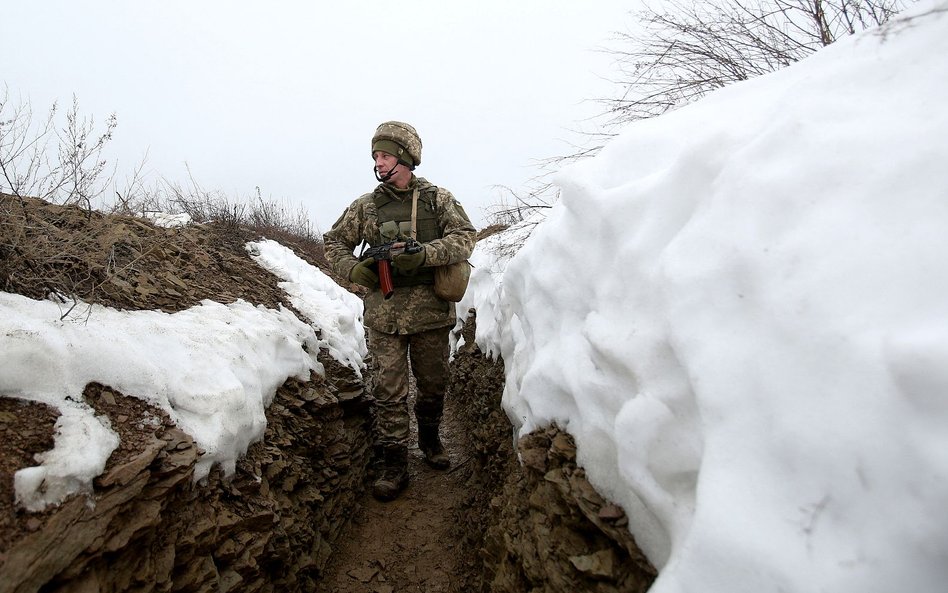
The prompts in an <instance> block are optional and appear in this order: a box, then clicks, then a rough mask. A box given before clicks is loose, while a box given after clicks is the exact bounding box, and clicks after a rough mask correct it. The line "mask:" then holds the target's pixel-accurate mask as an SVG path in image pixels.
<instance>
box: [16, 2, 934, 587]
mask: <svg viewBox="0 0 948 593" xmlns="http://www.w3.org/2000/svg"><path fill="white" fill-rule="evenodd" d="M932 8H937V9H938V10H939V12H937V13H936V12H931V9H932ZM912 12H913V13H914V15H915V18H914V19H913V20H909V21H899V22H895V23H893V24H892V26H890V27H888V30H887V31H886V34H885V35H880V34H877V33H876V32H867V33H864V34H860V35H858V36H856V37H854V38H851V39H847V40H843V41H840V42H838V43H836V44H834V45H833V46H831V47H829V48H827V49H825V50H823V51H822V52H819V53H818V54H816V55H814V56H812V57H810V58H807V59H806V60H804V61H802V62H801V63H799V64H797V65H795V66H792V67H790V68H787V69H785V70H782V71H780V72H777V73H774V74H771V75H768V76H765V77H761V78H757V79H754V80H752V81H749V82H746V83H742V84H739V85H734V86H732V87H729V88H727V89H724V90H722V91H719V92H716V93H714V94H712V95H710V96H709V97H707V98H706V99H704V100H702V101H700V102H698V103H696V104H693V105H691V106H688V107H685V108H682V109H680V110H677V111H675V112H673V113H670V114H668V115H665V116H663V117H660V118H655V119H651V120H647V121H643V122H639V123H638V124H635V125H633V126H630V127H628V128H627V129H626V130H625V131H624V132H623V133H622V134H621V135H620V136H619V137H617V138H616V139H615V140H614V141H613V142H611V143H610V144H609V146H607V147H606V149H605V150H604V151H603V152H602V153H601V154H600V155H599V156H597V157H596V158H595V159H591V160H589V161H585V162H582V163H579V164H578V165H576V166H573V167H571V168H569V169H568V170H565V171H561V172H560V173H559V174H558V177H557V182H558V184H559V185H560V186H561V188H562V189H563V198H562V200H561V201H560V203H559V204H558V205H557V206H556V208H554V209H553V210H552V211H551V213H550V216H549V218H548V219H547V220H546V221H545V222H544V223H542V224H541V225H540V226H539V227H538V229H537V231H536V232H535V233H534V234H533V236H531V238H530V239H529V240H528V242H527V244H526V246H525V247H524V248H523V249H522V250H521V251H520V252H519V253H518V254H517V255H516V256H515V257H513V259H509V260H508V259H507V258H505V257H500V256H498V254H497V253H496V252H494V251H492V250H491V249H490V247H491V244H492V243H493V242H495V241H499V240H500V239H501V236H500V235H497V236H495V237H492V238H491V239H489V240H488V241H486V242H482V243H480V244H479V245H478V247H477V248H476V250H475V254H474V257H473V258H472V259H473V261H474V263H475V265H476V267H475V268H474V271H473V274H474V275H473V277H472V283H471V287H470V289H469V291H468V295H467V296H466V297H465V301H464V302H462V303H459V305H458V306H459V309H460V310H461V311H466V310H467V308H468V307H469V306H470V307H475V308H476V309H477V313H478V315H477V322H478V328H477V336H476V339H477V342H478V344H479V345H480V346H481V348H482V350H484V351H485V352H492V353H494V354H497V353H500V354H502V355H503V357H504V362H505V366H506V373H507V376H506V390H505V393H504V402H503V403H504V408H505V410H506V411H507V414H508V416H509V417H510V419H511V421H512V422H513V423H514V424H515V425H517V426H518V427H519V428H520V430H521V431H522V432H525V431H529V430H531V429H533V428H536V427H541V426H544V425H547V424H549V423H551V422H556V423H557V424H559V425H560V426H562V427H565V428H566V429H567V430H568V431H569V432H570V433H571V434H573V435H574V437H576V442H577V454H578V460H579V463H580V464H581V465H583V467H584V468H585V469H586V472H587V475H588V476H589V478H590V480H591V481H592V482H593V483H594V484H595V485H596V486H597V488H599V489H600V491H601V492H603V493H604V494H605V495H607V496H608V497H609V498H611V499H612V500H614V501H616V502H617V503H619V504H621V505H622V507H623V508H624V509H626V511H627V514H628V515H629V529H630V531H631V532H632V533H633V534H634V535H635V538H636V540H637V542H638V543H639V544H640V545H641V546H642V548H643V550H644V551H645V553H646V554H647V555H648V557H649V558H650V559H651V560H652V561H653V562H654V563H655V564H656V565H657V566H659V567H660V569H661V573H660V576H659V579H658V581H656V584H655V585H654V587H653V588H652V590H651V591H652V593H682V592H686V591H707V592H710V593H717V592H721V593H724V592H726V593H777V592H778V591H779V592H783V593H811V592H813V591H832V592H834V593H893V592H899V591H911V592H913V593H941V592H942V591H944V586H945V583H946V582H948V556H946V554H948V552H946V550H948V547H946V545H945V542H946V541H948V519H946V518H945V517H946V515H945V512H944V503H945V500H948V432H946V431H945V426H948V400H946V397H945V394H946V393H948V367H946V365H945V360H946V359H948V321H946V320H948V232H946V229H948V202H946V201H945V188H946V187H948V168H946V167H945V166H944V164H945V162H946V161H948V145H946V143H945V141H944V139H945V138H946V137H948V107H946V106H948V101H946V100H945V99H946V98H948V59H946V57H945V56H948V0H937V1H932V0H928V1H923V2H920V3H919V4H918V5H917V6H915V7H914V8H913V9H912ZM867 122H871V124H872V125H867ZM630 164H634V166H630ZM564 237H568V238H569V240H568V241H564ZM257 249H258V250H259V252H260V256H259V260H258V261H260V263H261V264H263V265H265V266H267V267H269V268H271V269H274V270H276V271H277V273H278V274H279V275H280V276H282V277H284V278H286V279H287V280H291V281H292V283H291V284H287V285H285V286H286V289H287V291H288V292H289V293H290V294H294V295H295V298H299V299H301V301H304V302H305V301H311V304H312V306H310V307H308V308H306V309H305V310H307V311H310V312H311V313H310V315H311V316H312V317H311V319H310V320H309V321H310V323H312V324H315V325H318V326H319V327H320V328H321V331H320V335H322V336H323V340H324V342H323V343H322V344H321V345H322V346H324V347H326V348H330V349H334V350H335V352H336V355H337V357H338V358H339V359H340V360H344V361H347V362H348V363H349V364H353V365H355V366H359V364H360V361H361V360H362V355H363V354H364V343H363V342H362V341H360V340H358V339H356V340H352V334H351V327H352V326H354V325H357V324H358V323H359V322H360V320H361V308H360V303H358V301H353V300H352V299H351V298H350V297H349V296H346V295H345V294H343V292H342V291H341V289H340V288H339V287H338V286H335V285H334V284H332V283H331V281H328V279H327V278H326V277H325V276H324V275H322V274H321V273H319V272H318V271H317V270H314V269H312V268H310V267H309V266H308V265H306V264H305V263H303V262H301V261H299V260H297V259H295V258H292V257H289V256H288V254H286V253H285V251H282V250H281V248H279V247H278V246H276V245H274V244H272V243H263V244H260V245H258V246H257ZM280 262H282V263H280ZM617 262H618V263H617ZM59 315H60V311H59V308H58V307H56V306H54V305H52V304H50V303H48V302H36V301H31V300H30V299H26V298H24V297H21V296H18V295H9V294H4V293H0V352H2V354H3V356H4V364H3V365H0V393H2V394H4V395H7V396H19V397H28V398H31V399H37V400H40V401H48V402H50V403H52V404H53V405H57V406H59V407H60V409H61V410H62V411H63V418H62V420H61V422H60V424H59V426H58V431H59V436H58V437H57V442H56V449H55V450H54V451H53V452H52V453H50V454H48V455H46V456H45V457H44V458H41V459H39V460H38V462H40V463H42V464H41V465H37V466H36V467H34V468H25V469H23V470H21V471H19V472H18V473H17V474H16V491H17V495H18V496H19V497H20V502H21V504H23V505H26V506H31V505H35V506H36V507H42V506H43V505H44V504H46V503H47V502H50V501H55V500H56V499H57V497H58V496H61V495H63V494H65V493H68V492H70V491H75V490H77V489H82V488H83V487H84V486H85V487H87V486H88V484H89V483H91V480H92V477H93V476H94V475H95V473H96V472H97V471H101V467H102V466H103V465H104V463H105V458H107V456H108V454H109V453H110V452H111V450H112V448H114V446H115V437H114V434H113V433H112V432H111V430H110V429H109V427H108V426H107V420H106V421H103V420H102V419H99V418H95V417H94V416H93V415H92V413H91V410H90V409H89V408H88V407H84V406H83V405H81V404H79V403H77V402H76V401H72V400H70V399H68V396H70V395H72V396H73V397H75V396H76V395H77V394H78V393H80V392H81V389H82V386H83V385H85V383H86V382H88V381H99V382H101V383H105V384H109V385H113V386H114V387H116V388H118V389H120V390H121V391H123V392H124V393H127V394H129V395H134V396H137V397H142V398H144V399H148V400H151V401H155V402H156V403H158V404H159V405H162V406H165V407H166V409H167V410H169V413H171V414H172V417H177V418H180V419H182V423H183V424H184V425H185V426H186V427H187V428H188V430H189V431H191V432H192V434H196V435H197V436H196V438H197V440H198V442H199V443H201V444H202V446H203V447H205V448H206V449H207V450H208V451H209V458H208V459H206V460H205V461H206V463H205V466H204V469H206V466H207V464H209V463H211V462H217V463H221V464H222V465H223V466H224V468H225V469H228V468H232V467H233V461H234V459H236V458H237V457H238V456H239V455H241V454H242V453H243V452H244V450H245V448H246V446H247V444H248V443H249V442H251V441H253V440H255V439H257V438H260V436H261V435H262V434H263V426H262V424H261V420H260V418H261V414H262V407H263V406H266V405H267V403H268V402H269V398H271V397H272V393H273V390H274V389H275V388H276V386H277V385H279V384H280V382H281V381H282V378H283V377H286V376H290V375H299V374H301V373H305V372H306V370H307V369H309V368H317V367H316V362H315V361H314V360H313V359H312V358H311V357H309V356H308V355H304V352H303V344H309V351H310V352H313V351H314V350H313V345H312V342H313V340H314V339H316V338H315V333H314V331H313V330H312V327H311V326H309V325H307V324H305V323H301V322H300V321H299V320H297V319H296V318H295V317H292V316H291V315H287V314H286V312H274V311H268V310H266V309H263V308H261V307H257V308H254V307H249V306H247V305H246V304H241V303H236V304H231V305H228V306H224V305H219V304H214V303H207V302H205V303H204V304H203V305H202V306H200V307H196V308H194V309H191V310H188V311H185V312H182V313H178V314H175V315H166V314H163V313H159V312H116V311H109V310H105V309H103V308H94V309H93V310H92V311H91V313H90V314H88V315H86V314H85V313H84V314H83V315H82V317H81V319H78V320H77V321H72V320H67V321H65V322H61V321H59ZM218 328H220V329H218ZM176 340H177V343H176ZM90 353H91V354H95V356H90ZM143 353H144V354H143ZM141 369H144V370H145V371H147V372H148V373H149V374H148V375H147V376H145V375H143V372H141ZM143 377H144V378H143ZM149 377H150V378H151V379H150V382H149V381H146V380H145V379H147V378H149ZM123 381H127V382H128V385H126V384H125V383H123ZM240 402H244V404H245V405H239V404H240ZM215 419H216V420H219V421H218V422H217V423H215V422H214V420H215ZM80 439H86V440H80ZM44 481H45V484H44Z"/></svg>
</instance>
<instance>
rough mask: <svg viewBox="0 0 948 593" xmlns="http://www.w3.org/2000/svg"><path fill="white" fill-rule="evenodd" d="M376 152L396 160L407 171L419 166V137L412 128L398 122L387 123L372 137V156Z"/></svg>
mask: <svg viewBox="0 0 948 593" xmlns="http://www.w3.org/2000/svg"><path fill="white" fill-rule="evenodd" d="M376 150H381V151H382V152H387V153H389V154H391V155H393V156H395V157H397V158H398V160H399V161H401V162H402V163H403V164H404V165H405V166H407V167H408V168H409V169H412V170H414V168H415V167H417V166H418V165H420V164H421V137H420V136H418V132H417V131H416V130H415V128H413V127H412V126H410V125H408V124H406V123H405V122H400V121H387V122H385V123H383V124H381V125H379V127H378V128H377V129H376V130H375V135H374V136H372V154H375V151H376Z"/></svg>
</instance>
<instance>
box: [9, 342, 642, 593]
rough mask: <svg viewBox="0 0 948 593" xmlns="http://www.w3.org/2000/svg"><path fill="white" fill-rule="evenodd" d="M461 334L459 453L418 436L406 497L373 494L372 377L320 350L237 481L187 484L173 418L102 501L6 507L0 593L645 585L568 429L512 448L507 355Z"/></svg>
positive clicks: (620, 525) (134, 438) (453, 421)
mask: <svg viewBox="0 0 948 593" xmlns="http://www.w3.org/2000/svg"><path fill="white" fill-rule="evenodd" d="M464 333H465V343H466V346H465V347H464V348H463V349H462V350H461V351H460V352H458V353H457V355H456V356H455V359H454V361H453V363H452V367H451V368H452V370H451V377H450V379H449V387H448V393H447V397H446V402H445V418H444V422H443V425H442V436H443V440H444V442H445V446H446V449H447V451H448V454H449V456H450V458H451V461H452V466H451V468H450V469H449V470H446V471H437V470H434V469H431V468H429V467H428V466H427V465H425V464H424V462H423V459H422V457H421V453H420V452H419V451H418V450H417V447H413V448H412V449H411V451H410V461H409V464H410V483H409V486H408V488H407V489H406V491H405V492H403V493H402V495H401V496H400V497H399V498H398V499H396V500H395V501H392V502H388V503H381V502H378V501H376V500H374V499H373V498H372V497H371V495H370V494H369V485H370V484H371V480H372V477H373V467H372V458H373V455H372V448H373V447H372V441H371V432H372V430H371V425H372V418H371V405H370V402H369V398H368V397H367V393H368V392H369V391H370V389H371V385H370V384H369V385H367V384H365V383H364V382H363V381H361V380H359V379H358V378H356V377H354V375H353V374H352V373H351V372H348V371H346V369H344V368H342V367H340V366H339V365H338V364H333V362H332V361H324V363H325V364H326V365H327V375H326V378H322V377H319V376H316V375H313V376H312V377H311V380H310V381H307V382H299V381H295V380H289V381H287V383H285V384H284V385H283V386H282V387H281V388H280V390H279V391H278V393H277V395H276V397H275V399H274V402H273V403H272V404H271V406H270V408H269V409H268V428H267V433H266V435H265V437H264V440H263V441H262V442H260V443H257V444H255V445H253V446H252V447H251V449H250V450H249V451H248V452H247V455H246V456H245V457H244V458H242V459H241V460H240V461H239V463H238V467H237V471H236V474H235V475H233V476H231V477H228V478H224V477H223V476H221V475H220V473H219V472H212V475H211V476H210V478H209V480H208V482H207V483H203V484H193V483H192V481H191V479H190V478H191V476H192V472H193V467H194V462H195V461H196V460H197V459H198V458H199V455H200V452H199V451H198V450H197V448H196V446H195V445H194V443H193V442H192V441H191V440H190V438H189V437H188V435H186V434H184V433H182V432H181V431H180V430H177V429H176V427H174V426H173V425H172V424H170V423H167V422H166V423H164V424H162V426H161V427H159V428H158V429H156V430H155V431H154V432H149V433H146V434H142V433H140V432H139V433H135V434H131V433H129V434H125V435H122V439H123V442H128V443H129V445H128V446H127V447H125V450H123V451H122V452H121V455H113V457H116V458H115V459H110V462H109V466H107V468H106V472H105V474H104V475H103V476H101V477H100V478H98V479H97V480H96V483H95V493H94V496H92V497H91V498H88V499H87V498H86V497H76V498H75V499H72V500H70V501H67V502H66V503H64V504H63V505H61V506H60V507H58V508H56V509H55V510H52V511H49V512H46V513H42V514H39V515H24V514H15V515H14V516H13V517H11V518H10V521H11V524H12V525H13V528H12V529H6V528H5V531H4V538H3V539H2V543H3V546H2V549H0V572H2V573H3V576H4V578H3V579H2V580H0V593H6V592H10V593H33V592H44V593H53V592H63V593H65V592H74V591H80V592H82V593H87V592H88V593H106V592H109V593H111V592H117V591H133V592H141V593H146V592H147V593H150V592H158V591H160V592H179V591H180V592H185V591H187V592H189V593H190V592H208V593H211V592H214V593H225V592H229V591H233V592H254V593H255V592H271V591H273V592H276V591H279V592H326V593H367V592H368V593H402V592H414V591H424V592H428V593H456V592H457V593H460V592H462V591H463V592H475V593H478V592H484V593H486V592H491V593H507V592H510V593H513V592H527V591H529V592H533V593H538V592H547V591H548V592H553V591H596V592H602V593H608V592H618V591H623V592H633V593H635V592H641V591H645V590H647V589H648V587H649V586H650V584H651V582H652V580H653V579H654V578H655V574H656V573H655V570H654V568H653V567H652V566H651V565H650V564H649V563H648V561H647V559H645V557H644V556H643V555H642V554H641V552H640V551H639V550H638V548H637V547H636V545H635V541H634V538H633V536H632V534H630V533H629V532H628V528H627V519H626V518H625V516H624V514H623V513H622V510H621V509H619V508H618V507H616V506H615V505H613V504H611V503H610V502H609V501H607V500H604V499H603V498H602V497H601V496H600V495H599V494H598V493H597V492H596V491H595V489H594V488H593V487H592V486H591V485H590V484H589V482H588V481H587V480H586V479H585V474H584V472H583V470H582V468H580V467H577V466H576V462H575V446H574V445H573V442H572V439H571V438H570V437H569V435H568V434H566V433H565V432H560V431H558V430H557V429H556V428H555V427H551V428H549V429H546V430H544V431H540V432H538V433H534V434H531V435H529V436H527V437H525V438H523V439H520V441H519V442H518V443H517V445H516V447H517V451H516V452H515V450H514V442H513V438H512V433H511V426H510V424H509V422H508V420H507V418H506V415H505V414H504V412H503V410H502V409H501V405H500V401H501V395H502V391H503V362H502V361H494V360H490V359H489V358H487V357H485V356H484V355H483V353H481V352H480V351H479V350H478V349H477V346H476V345H475V344H474V340H473V324H472V323H470V324H468V325H467V326H466V327H465V330H464ZM85 398H86V400H87V401H88V402H89V403H90V404H91V405H93V406H94V407H96V409H97V410H98V411H99V412H100V413H102V414H107V415H110V416H111V417H112V418H113V419H116V418H121V417H122V416H128V415H130V414H131V415H133V416H134V415H135V414H140V413H142V412H141V410H139V409H138V406H141V405H143V404H142V403H141V401H140V400H137V399H135V398H127V397H125V396H123V395H122V394H119V393H115V392H112V391H111V390H110V389H109V388H108V387H106V386H90V388H88V389H87V390H86V393H85ZM5 413H7V414H19V413H20V412H19V411H17V410H13V411H12V412H5ZM116 424H117V425H121V426H126V429H127V430H131V427H130V426H128V425H129V423H127V422H126V423H124V424H121V423H119V422H117V421H116ZM46 446H48V444H44V445H42V447H46ZM38 450H42V448H39V449H38Z"/></svg>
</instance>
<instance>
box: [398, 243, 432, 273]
mask: <svg viewBox="0 0 948 593" xmlns="http://www.w3.org/2000/svg"><path fill="white" fill-rule="evenodd" d="M424 263H425V250H424V249H422V250H421V251H419V252H418V253H402V254H401V255H396V256H395V257H393V258H392V264H394V265H395V267H396V268H398V270H399V271H400V272H403V273H409V274H410V273H411V272H414V271H415V270H417V269H418V268H420V267H421V266H422V265H424Z"/></svg>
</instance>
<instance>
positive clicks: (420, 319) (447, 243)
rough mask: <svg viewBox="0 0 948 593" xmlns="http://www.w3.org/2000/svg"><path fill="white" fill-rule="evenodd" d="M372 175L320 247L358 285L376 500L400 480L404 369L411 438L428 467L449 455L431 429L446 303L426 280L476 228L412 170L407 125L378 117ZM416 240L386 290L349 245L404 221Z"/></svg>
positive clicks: (404, 444)
mask: <svg viewBox="0 0 948 593" xmlns="http://www.w3.org/2000/svg"><path fill="white" fill-rule="evenodd" d="M372 158H373V159H374V160H375V177H376V179H377V180H378V181H379V182H380V183H379V185H378V187H376V188H375V190H373V191H372V192H371V193H367V194H365V195H363V196H362V197H360V198H358V199H357V200H356V201H354V202H353V203H352V204H351V205H350V206H349V207H348V208H347V209H346V210H345V212H343V214H342V216H341V217H340V218H339V220H337V221H336V223H335V224H334V225H333V227H332V229H331V230H330V231H329V232H328V233H326V234H325V236H324V237H323V239H324V243H325V248H326V257H327V258H328V259H329V261H330V262H331V264H332V266H333V270H334V271H335V272H336V273H337V274H338V275H339V276H341V277H343V278H348V279H349V280H350V281H352V282H354V283H356V284H360V285H362V286H365V287H366V288H368V289H369V293H368V294H367V295H366V297H365V316H364V320H365V325H366V326H367V328H368V346H369V351H370V352H371V354H372V358H373V359H374V361H375V366H376V371H377V380H376V386H375V393H374V395H375V400H376V403H375V405H376V438H377V443H378V445H379V448H380V450H381V455H382V459H381V461H382V464H381V472H380V475H379V477H378V479H377V480H376V481H375V483H374V484H373V487H372V494H373V495H374V496H375V497H376V498H377V499H379V500H392V499H394V498H396V497H397V496H398V495H399V493H400V492H401V491H402V490H403V489H404V488H405V486H407V485H408V433H409V410H408V372H409V368H411V372H412V373H413V374H414V376H415V380H416V383H417V387H418V393H417V397H416V400H415V418H416V420H417V422H418V448H419V449H421V451H422V453H423V454H424V457H425V461H426V462H427V463H428V464H429V465H430V466H432V467H434V468H436V469H447V468H448V467H449V466H450V464H451V462H450V460H449V459H448V456H447V455H446V454H445V452H444V447H443V446H442V443H441V438H440V436H439V427H440V423H441V415H442V411H443V408H444V391H445V384H446V381H447V374H448V355H449V354H450V346H449V343H448V334H449V332H450V331H451V328H452V327H453V326H454V323H455V319H456V315H455V311H454V303H450V302H448V301H444V300H441V299H440V298H438V297H437V296H436V295H435V293H434V290H433V284H434V272H433V270H434V268H435V267H436V266H444V265H448V264H452V263H455V262H459V261H464V260H466V259H468V258H469V257H470V255H471V252H472V251H473V249H474V241H475V230H474V227H473V225H472V224H471V221H470V219H468V217H467V214H466V213H465V212H464V209H463V208H462V207H461V204H460V203H458V201H457V200H455V199H454V196H453V195H451V192H449V191H448V190H446V189H444V188H441V187H436V186H434V185H432V184H431V183H429V182H428V181H427V180H426V179H424V178H423V177H416V176H415V175H414V173H413V171H414V169H415V167H417V166H418V165H420V164H421V138H420V137H419V136H418V132H416V131H415V128H413V127H412V126H410V125H408V124H406V123H403V122H397V121H389V122H385V123H383V124H381V125H380V126H379V127H378V129H377V130H376V131H375V135H374V136H373V137H372ZM413 228H414V230H415V231H416V233H417V240H418V241H419V242H420V243H421V244H422V246H423V249H422V250H421V251H419V252H418V253H414V254H407V253H405V254H401V255H396V256H395V257H394V258H393V260H392V268H393V269H392V281H393V284H394V286H395V291H394V294H393V295H392V296H391V298H388V299H385V298H384V297H383V295H382V293H381V291H380V290H379V277H378V275H377V269H376V268H375V263H374V262H373V261H372V260H371V259H369V260H366V261H363V262H359V260H358V258H356V257H355V256H354V255H353V252H354V250H355V249H356V247H357V246H360V245H362V244H363V243H367V244H368V245H370V246H376V245H379V244H382V243H387V242H389V241H392V240H405V239H407V238H409V237H410V236H411V233H412V229H413Z"/></svg>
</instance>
